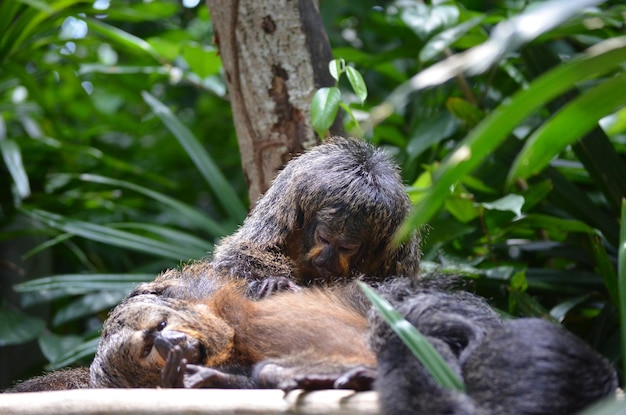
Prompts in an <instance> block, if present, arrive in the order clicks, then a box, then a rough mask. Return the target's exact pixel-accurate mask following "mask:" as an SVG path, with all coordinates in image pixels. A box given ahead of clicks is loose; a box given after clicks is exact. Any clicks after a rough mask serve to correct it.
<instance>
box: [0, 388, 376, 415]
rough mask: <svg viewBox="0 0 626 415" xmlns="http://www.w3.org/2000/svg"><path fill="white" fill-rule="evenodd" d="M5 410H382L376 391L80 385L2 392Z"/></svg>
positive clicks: (242, 414)
mask: <svg viewBox="0 0 626 415" xmlns="http://www.w3.org/2000/svg"><path fill="white" fill-rule="evenodd" d="M0 414H2V415H35V414H37V415H39V414H42V415H43V414H46V415H57V414H58V415H90V414H93V415H95V414H98V415H109V414H110V415H123V414H128V415H131V414H132V415H140V414H146V415H147V414H150V415H170V414H171V415H177V414H181V415H183V414H194V415H196V414H198V415H203V414H206V415H209V414H210V415H218V414H219V415H226V414H229V415H232V414H237V415H248V414H249V415H260V414H268V415H269V414H306V415H309V414H310V415H313V414H316V415H317V414H319V415H322V414H324V415H350V414H354V415H366V414H367V415H379V414H380V412H379V410H378V402H377V395H376V392H359V393H355V392H353V391H350V390H324V391H316V392H303V391H300V390H295V391H291V392H289V393H288V394H285V393H284V392H283V391H280V390H239V389H237V390H234V389H81V390H71V391H54V392H36V393H4V394H0Z"/></svg>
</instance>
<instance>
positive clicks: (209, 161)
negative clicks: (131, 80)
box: [141, 91, 247, 223]
mask: <svg viewBox="0 0 626 415" xmlns="http://www.w3.org/2000/svg"><path fill="white" fill-rule="evenodd" d="M141 95H142V97H143V99H144V101H146V103H147V104H148V105H149V106H150V108H151V109H152V111H153V112H154V113H155V114H156V115H157V116H158V117H159V118H160V119H161V121H163V124H165V126H166V127H167V128H168V129H169V130H170V131H171V132H172V134H174V137H176V139H177V140H178V142H179V143H180V144H181V145H182V146H183V148H184V149H185V151H186V152H187V154H188V155H189V157H190V158H191V160H192V161H193V162H194V164H195V166H196V168H197V169H198V171H199V172H200V173H201V174H202V176H203V177H204V180H205V181H206V182H207V184H208V185H209V187H210V188H211V190H212V191H213V194H214V195H215V197H216V198H217V200H218V202H219V203H220V205H221V206H222V208H224V211H225V212H226V213H227V214H229V215H230V217H231V219H232V222H234V223H240V222H241V221H242V220H243V218H245V217H246V214H247V210H246V208H245V206H244V204H243V202H242V201H241V199H240V198H239V196H237V194H236V193H235V191H234V190H233V188H232V186H231V185H230V184H229V183H228V180H226V177H224V175H223V174H222V172H221V171H220V169H219V168H218V167H217V164H216V163H215V161H214V160H213V158H212V157H211V155H210V154H209V153H208V152H207V151H206V150H205V149H204V147H203V146H202V144H200V142H199V141H198V139H197V138H196V137H195V136H194V135H193V134H192V133H191V131H189V129H188V128H187V127H186V126H185V125H184V124H183V123H182V122H181V121H180V120H179V119H178V117H177V116H176V115H175V114H174V113H172V112H171V111H170V109H169V108H167V107H166V106H165V105H164V104H163V103H162V102H161V101H159V100H158V99H156V98H155V97H154V96H153V95H151V94H149V93H148V92H146V91H143V92H142V93H141Z"/></svg>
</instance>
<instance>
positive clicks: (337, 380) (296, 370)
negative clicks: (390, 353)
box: [254, 362, 376, 392]
mask: <svg viewBox="0 0 626 415" xmlns="http://www.w3.org/2000/svg"><path fill="white" fill-rule="evenodd" d="M315 366H318V365H314V366H310V365H304V366H293V367H285V366H282V365H281V364H276V363H272V362H265V363H261V364H260V365H259V366H258V367H257V368H256V370H255V375H254V376H255V377H256V378H257V382H258V384H259V386H261V387H265V388H278V389H282V390H283V391H285V392H288V391H291V390H294V389H304V390H308V391H311V390H321V389H354V390H356V391H365V390H371V389H372V385H373V383H374V380H375V379H376V369H374V368H371V367H367V366H356V367H353V368H350V369H348V370H346V369H345V367H336V366H333V365H332V364H330V365H327V366H326V367H324V368H323V369H321V370H320V371H319V372H318V371H316V368H315ZM319 369H320V367H319V366H318V370H319Z"/></svg>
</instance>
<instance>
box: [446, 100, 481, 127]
mask: <svg viewBox="0 0 626 415" xmlns="http://www.w3.org/2000/svg"><path fill="white" fill-rule="evenodd" d="M446 108H447V109H448V110H449V111H450V112H451V113H452V114H453V115H454V116H455V117H456V118H458V119H459V120H461V121H463V122H464V123H465V125H466V126H467V127H468V128H474V127H475V126H476V125H477V124H478V123H479V122H480V121H482V119H483V118H485V113H484V112H483V111H481V110H480V109H479V108H478V107H477V106H476V105H474V104H472V103H470V102H468V101H466V100H464V99H463V98H458V97H450V98H448V99H447V100H446Z"/></svg>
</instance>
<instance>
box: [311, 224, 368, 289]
mask: <svg viewBox="0 0 626 415" xmlns="http://www.w3.org/2000/svg"><path fill="white" fill-rule="evenodd" d="M324 216H326V215H324ZM310 239H312V246H310V247H308V250H307V253H306V257H305V260H306V262H307V263H308V264H310V268H311V271H313V273H314V274H316V275H318V276H319V277H320V278H321V279H323V280H326V281H330V280H332V279H340V278H346V277H348V276H349V275H350V270H351V268H352V267H351V261H352V259H353V257H355V256H356V255H357V253H358V252H359V250H360V248H361V240H360V239H359V237H358V236H355V235H353V234H351V233H350V232H349V231H348V229H347V228H346V227H345V224H343V226H341V227H340V226H332V224H331V222H330V221H329V220H324V219H323V216H322V215H318V220H317V221H316V225H315V227H314V228H313V230H312V236H311V237H310Z"/></svg>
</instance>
